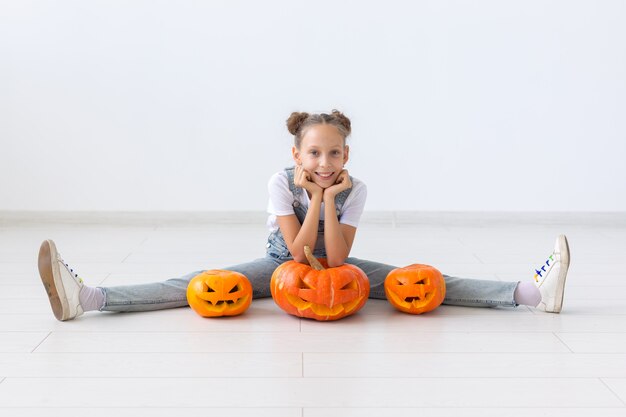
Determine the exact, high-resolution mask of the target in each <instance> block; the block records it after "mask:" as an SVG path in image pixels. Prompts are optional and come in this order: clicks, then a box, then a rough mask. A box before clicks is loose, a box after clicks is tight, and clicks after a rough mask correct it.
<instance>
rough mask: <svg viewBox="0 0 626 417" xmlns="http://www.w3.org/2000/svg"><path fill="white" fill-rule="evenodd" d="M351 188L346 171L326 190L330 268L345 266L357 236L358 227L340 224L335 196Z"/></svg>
mask: <svg viewBox="0 0 626 417" xmlns="http://www.w3.org/2000/svg"><path fill="white" fill-rule="evenodd" d="M350 187H352V182H351V181H350V175H348V171H347V170H345V169H344V170H342V171H341V173H340V174H339V177H337V181H336V182H335V184H334V185H332V186H330V187H328V188H326V189H325V190H324V195H323V197H324V198H323V200H324V246H326V260H327V261H328V266H329V267H334V266H340V265H343V264H344V261H345V260H346V258H347V257H348V255H349V254H350V249H351V248H352V242H353V241H354V235H355V234H356V227H353V226H349V225H346V224H340V223H339V220H338V219H337V212H336V209H337V206H336V205H335V196H336V195H337V194H339V193H340V192H342V191H344V190H347V189H348V188H350Z"/></svg>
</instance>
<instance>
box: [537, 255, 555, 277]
mask: <svg viewBox="0 0 626 417" xmlns="http://www.w3.org/2000/svg"><path fill="white" fill-rule="evenodd" d="M553 264H554V252H552V253H551V254H550V256H548V259H547V260H546V261H545V262H544V263H543V265H541V266H540V267H539V268H537V269H535V276H534V277H533V278H534V279H535V282H539V279H540V278H541V279H544V278H545V276H544V275H543V274H547V273H548V271H549V270H550V268H551V267H552V265H553ZM546 267H547V269H546Z"/></svg>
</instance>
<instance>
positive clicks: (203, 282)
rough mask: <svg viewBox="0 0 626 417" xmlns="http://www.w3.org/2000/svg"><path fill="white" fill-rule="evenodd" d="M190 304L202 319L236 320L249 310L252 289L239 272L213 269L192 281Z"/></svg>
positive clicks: (188, 291)
mask: <svg viewBox="0 0 626 417" xmlns="http://www.w3.org/2000/svg"><path fill="white" fill-rule="evenodd" d="M187 301H188V302H189V306H190V307H191V308H192V309H193V310H194V311H195V312H196V313H198V314H199V315H201V316H203V317H220V316H236V315H238V314H241V313H243V312H244V311H246V309H247V308H248V307H249V306H250V303H251V302H252V285H251V284H250V281H248V278H246V276H245V275H243V274H240V273H239V272H235V271H226V270H221V269H212V270H209V271H204V272H202V273H201V274H199V275H196V276H195V277H193V278H192V279H191V281H189V285H188V286H187Z"/></svg>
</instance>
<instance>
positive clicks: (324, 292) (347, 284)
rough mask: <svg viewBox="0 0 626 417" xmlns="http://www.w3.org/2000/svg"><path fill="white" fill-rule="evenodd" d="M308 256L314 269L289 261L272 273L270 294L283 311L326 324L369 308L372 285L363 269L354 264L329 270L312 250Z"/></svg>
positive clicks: (325, 262) (324, 260)
mask: <svg viewBox="0 0 626 417" xmlns="http://www.w3.org/2000/svg"><path fill="white" fill-rule="evenodd" d="M307 250H308V252H307ZM305 253H307V258H308V259H309V263H311V265H313V266H310V265H306V264H302V263H300V262H296V261H288V262H285V263H284V264H282V265H281V266H279V267H278V268H276V270H275V271H274V273H273V274H272V279H271V282H270V291H271V292H272V298H274V301H275V302H276V304H278V306H279V307H280V308H282V309H283V310H285V311H286V312H287V313H289V314H291V315H294V316H298V317H306V318H311V319H315V320H320V321H326V320H338V319H340V318H342V317H346V316H349V315H351V314H353V313H355V312H356V311H357V310H359V309H360V308H361V307H363V305H365V302H366V301H367V297H368V296H369V292H370V284H369V280H368V279H367V275H365V273H364V272H363V271H362V270H361V269H360V268H358V267H356V266H354V265H350V264H343V265H341V266H339V267H336V268H328V263H327V261H326V259H324V258H322V259H319V260H317V259H315V258H314V257H313V255H312V254H311V251H310V249H308V247H306V249H305ZM309 255H310V256H311V258H312V259H311V258H309ZM316 268H319V269H316Z"/></svg>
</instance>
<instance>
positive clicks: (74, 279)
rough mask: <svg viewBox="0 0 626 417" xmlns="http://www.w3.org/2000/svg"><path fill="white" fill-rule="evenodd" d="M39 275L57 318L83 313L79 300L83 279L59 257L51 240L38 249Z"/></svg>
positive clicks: (62, 318) (61, 318) (67, 317)
mask: <svg viewBox="0 0 626 417" xmlns="http://www.w3.org/2000/svg"><path fill="white" fill-rule="evenodd" d="M39 276H40V277H41V281H42V282H43V286H44V287H45V288H46V292H47V293H48V298H49V299H50V305H51V306H52V312H53V313H54V316H55V317H56V318H57V319H58V320H60V321H65V320H71V319H74V318H76V317H78V316H80V315H81V314H83V312H84V311H83V307H82V306H81V305H80V300H79V294H80V290H81V288H83V286H84V284H83V280H82V279H81V278H79V277H78V274H76V273H75V272H74V270H73V269H71V268H70V267H69V265H68V264H66V263H65V262H64V261H63V259H61V256H60V255H59V253H58V252H57V248H56V245H55V244H54V242H53V241H52V240H46V241H44V242H43V243H42V244H41V248H40V249H39Z"/></svg>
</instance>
